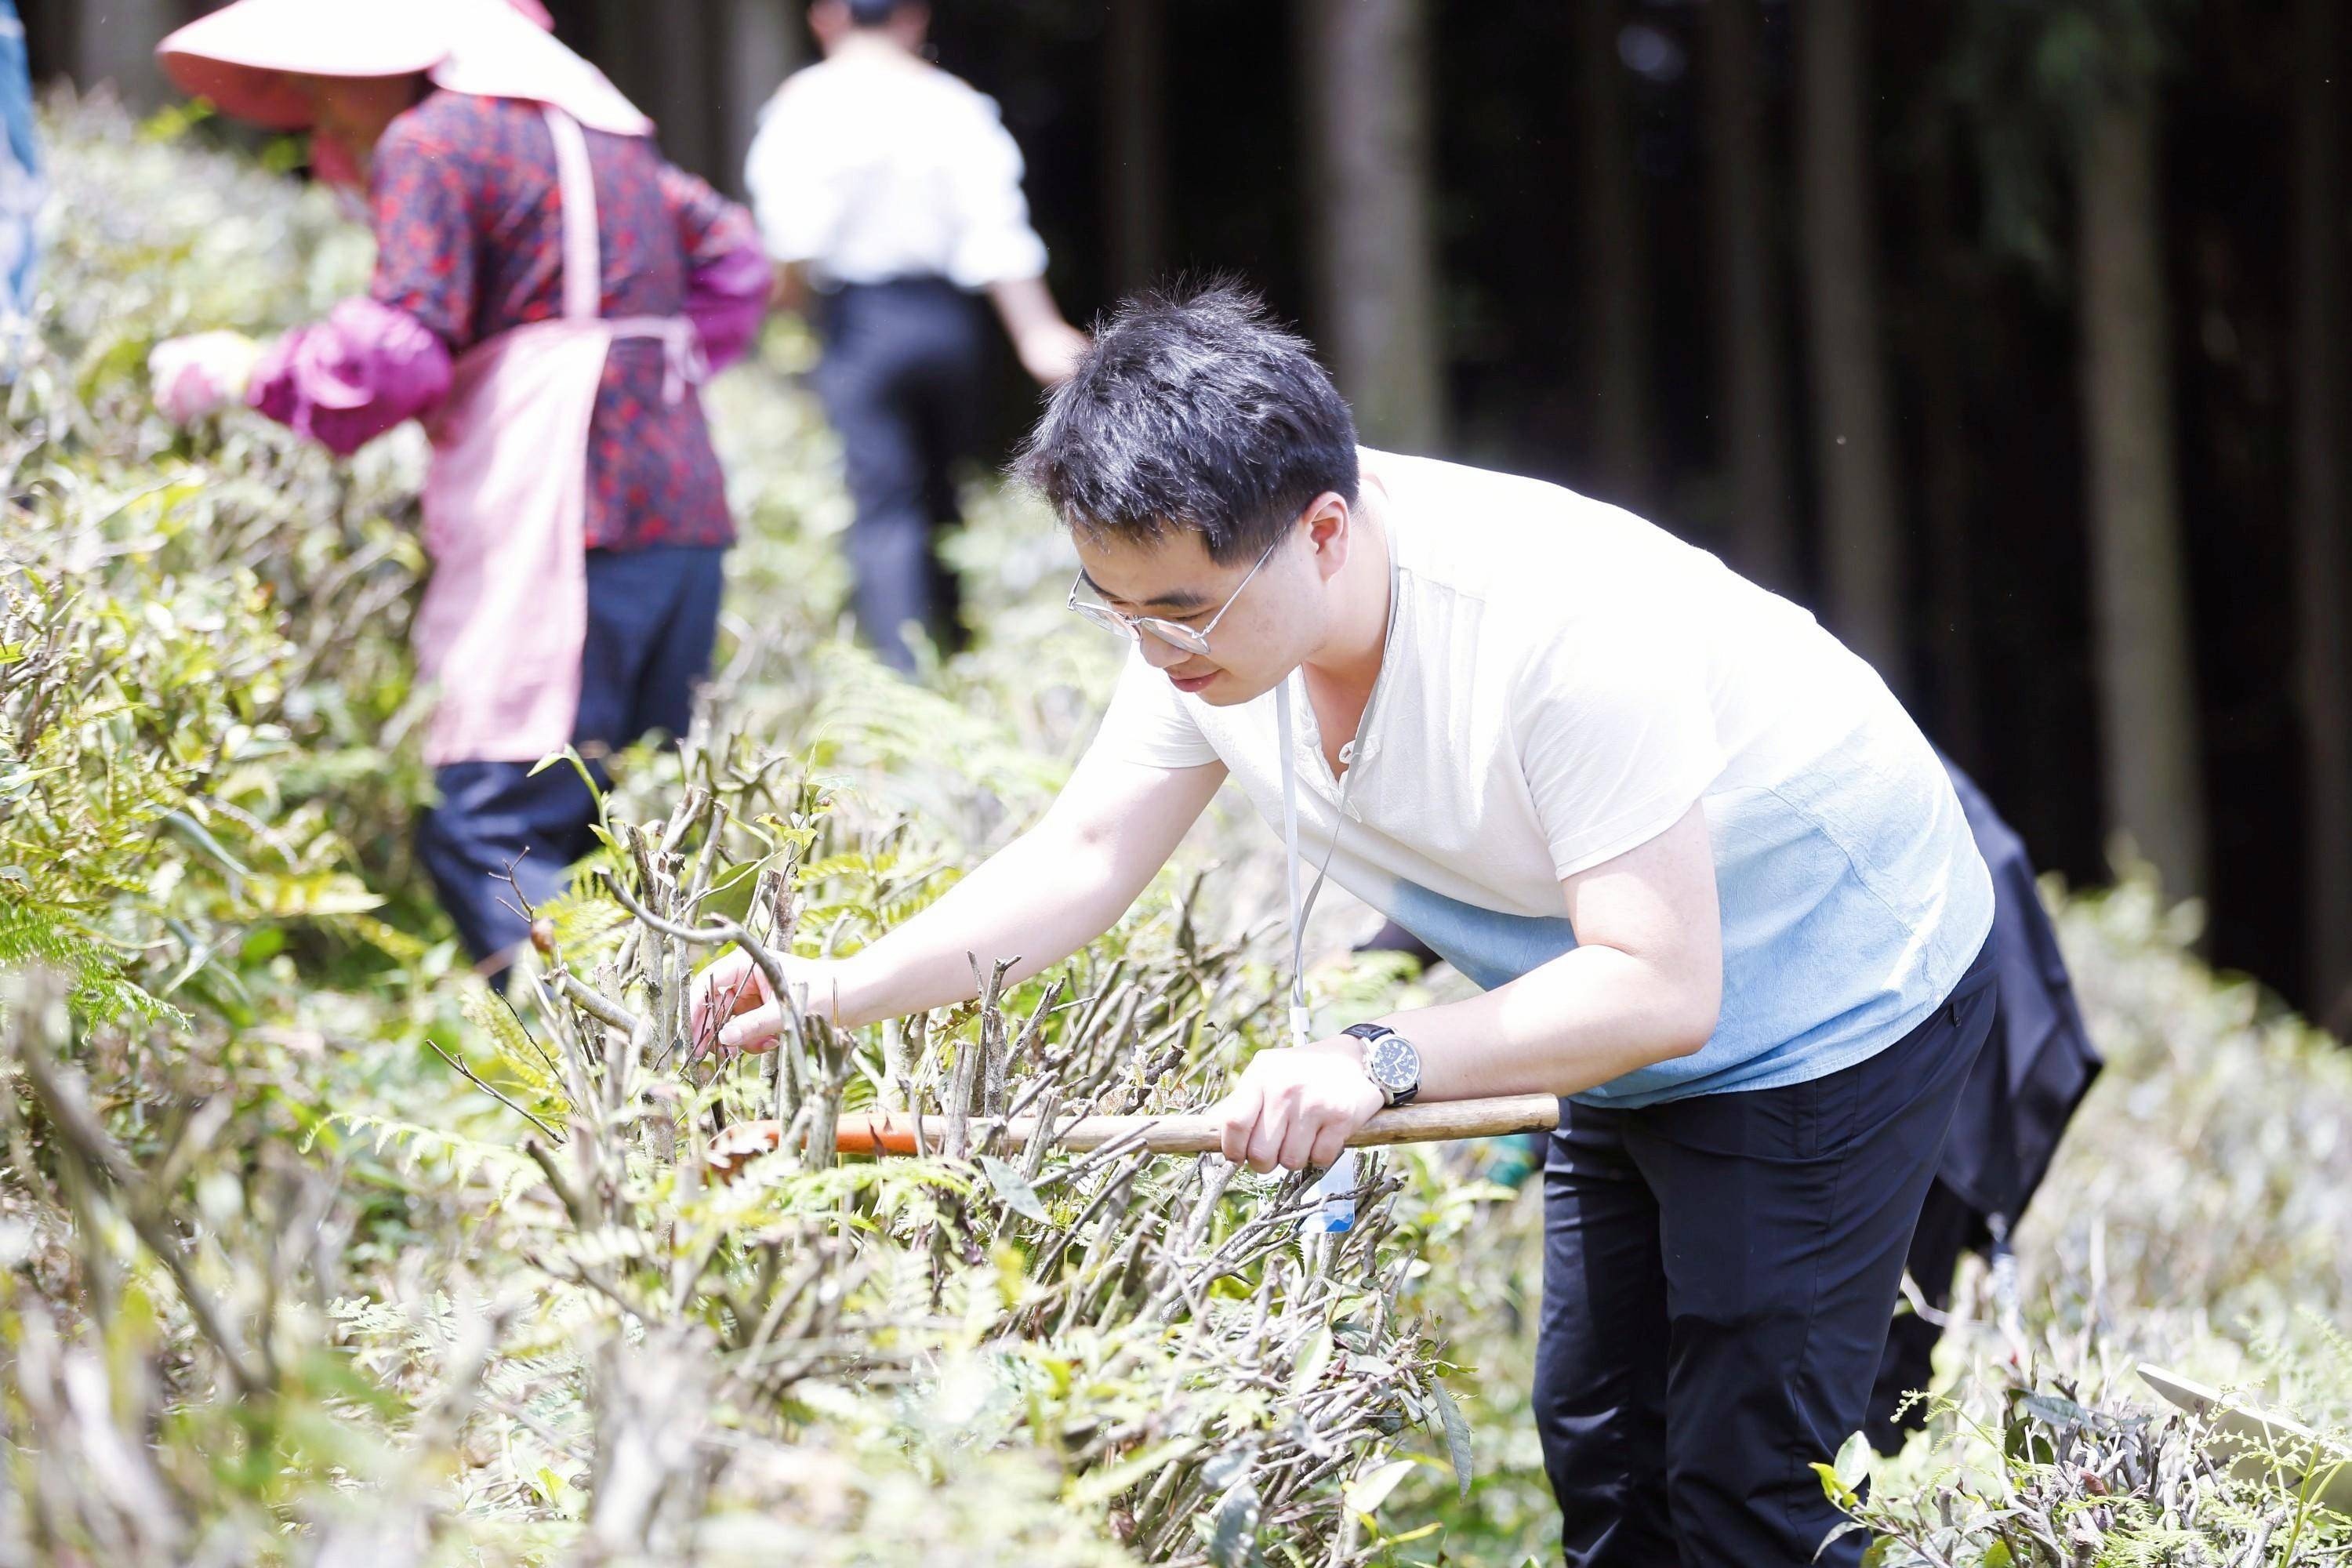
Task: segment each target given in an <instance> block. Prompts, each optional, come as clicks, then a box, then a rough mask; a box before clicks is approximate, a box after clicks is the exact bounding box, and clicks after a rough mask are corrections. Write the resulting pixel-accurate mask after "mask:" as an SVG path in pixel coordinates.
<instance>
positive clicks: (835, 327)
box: [816, 278, 988, 670]
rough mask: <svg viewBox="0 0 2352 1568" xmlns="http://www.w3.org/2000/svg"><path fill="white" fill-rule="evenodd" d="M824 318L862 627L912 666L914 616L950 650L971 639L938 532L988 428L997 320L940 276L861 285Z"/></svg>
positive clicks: (891, 656) (826, 383) (829, 408)
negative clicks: (936, 541)
mask: <svg viewBox="0 0 2352 1568" xmlns="http://www.w3.org/2000/svg"><path fill="white" fill-rule="evenodd" d="M823 317H824V321H823V330H824V363H822V364H820V365H819V366H818V367H817V374H816V384H817V390H818V392H819V393H820V394H821V395H823V397H824V406H825V413H826V416H828V417H829V418H830V419H831V420H832V421H833V427H834V430H835V433H836V434H837V435H838V436H839V437H841V452H842V460H843V464H844V466H845V468H846V470H847V476H846V477H847V479H848V481H849V494H850V499H851V500H852V501H853V502H855V503H856V521H854V522H853V523H852V524H851V527H850V533H849V563H850V567H851V570H852V571H853V573H854V574H856V601H855V602H856V612H857V627H858V630H859V631H860V632H861V633H862V634H863V635H864V636H865V637H866V641H867V642H868V643H870V644H871V645H872V646H873V647H874V649H875V651H876V652H877V653H878V654H880V655H881V657H882V658H883V659H884V660H885V661H886V662H887V663H888V664H890V665H891V666H893V667H894V668H898V669H902V670H911V669H912V668H914V667H915V656H914V654H913V652H912V651H911V650H910V649H909V648H908V645H907V639H906V627H907V626H908V623H910V622H911V623H913V624H914V625H915V626H919V627H921V628H922V629H923V630H924V631H925V632H926V633H927V634H928V635H929V637H931V639H932V640H933V641H934V642H935V643H937V644H938V645H939V646H940V648H941V649H942V650H943V651H951V650H953V649H955V648H957V647H961V646H962V644H963V626H962V622H961V617H960V616H959V614H958V608H959V606H958V605H957V595H956V586H955V579H954V577H953V575H952V574H950V573H949V572H948V571H947V569H946V568H945V567H943V566H942V565H941V564H940V561H939V558H938V556H937V554H936V553H935V552H934V551H933V549H932V542H933V540H932V536H933V534H934V533H935V531H937V530H938V529H940V528H941V527H943V526H946V525H948V524H950V523H952V522H954V521H956V519H957V508H956V495H955V481H954V473H953V469H954V467H955V464H956V463H957V461H958V460H959V459H961V458H965V457H967V456H969V455H970V454H971V449H972V447H973V444H974V439H975V433H976V431H977V429H978V423H979V422H978V415H979V410H980V399H981V393H982V375H983V374H984V372H985V370H986V368H987V347H988V335H987V330H986V322H985V321H983V319H982V308H981V305H980V302H979V301H978V300H975V299H974V298H973V297H972V296H971V295H969V294H967V293H965V292H963V291H962V290H961V289H958V288H956V287H955V286H954V285H952V284H950V283H949V282H947V281H945V280H944V279H937V278H909V279H899V280H898V281H896V282H890V283H866V284H851V285H849V286H847V287H845V288H843V289H841V290H839V291H838V292H837V293H835V294H833V295H831V296H830V297H829V298H828V299H827V300H826V302H825V306H824V312H823Z"/></svg>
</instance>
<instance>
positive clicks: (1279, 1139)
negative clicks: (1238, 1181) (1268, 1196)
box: [1248, 1100, 1290, 1176]
mask: <svg viewBox="0 0 2352 1568" xmlns="http://www.w3.org/2000/svg"><path fill="white" fill-rule="evenodd" d="M1289 1136H1290V1119H1289V1118H1288V1117H1287V1116H1286V1115H1284V1114H1283V1109H1282V1106H1281V1103H1280V1102H1279V1101H1277V1100H1267V1101H1266V1102H1265V1106H1264V1108H1263V1109H1261V1110H1259V1111H1258V1113H1257V1131H1255V1132H1253V1133H1252V1134H1250V1141H1249V1151H1248V1153H1249V1168H1250V1169H1251V1170H1253V1171H1255V1172H1256V1173H1258V1174H1259V1175H1261V1176H1262V1175H1264V1174H1265V1173H1267V1172H1268V1171H1271V1170H1273V1169H1274V1168H1275V1167H1276V1165H1278V1164H1280V1163H1282V1145H1283V1141H1284V1140H1285V1139H1286V1138H1288V1137H1289Z"/></svg>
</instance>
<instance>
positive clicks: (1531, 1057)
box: [1209, 805, 1723, 1171]
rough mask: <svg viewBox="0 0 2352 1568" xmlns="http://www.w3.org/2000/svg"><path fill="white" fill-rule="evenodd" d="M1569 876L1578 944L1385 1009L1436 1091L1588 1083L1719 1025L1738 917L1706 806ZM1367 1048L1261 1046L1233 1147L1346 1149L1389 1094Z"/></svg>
mask: <svg viewBox="0 0 2352 1568" xmlns="http://www.w3.org/2000/svg"><path fill="white" fill-rule="evenodd" d="M1560 886H1561V888H1562V889H1563V890H1565V892H1566V893H1567V896H1568V916H1569V920H1570V923H1571V924H1572V925H1574V926H1575V928H1576V935H1577V946H1576V947H1575V948H1574V949H1573V950H1572V951H1570V952H1565V953H1562V954H1561V955H1560V956H1559V957H1558V958H1556V959H1553V960H1552V961H1551V962H1550V963H1546V964H1543V965H1541V966H1539V967H1538V968H1536V969H1533V970H1530V971H1528V973H1526V974H1523V975H1521V976H1520V977H1519V978H1518V979H1517V980H1514V981H1512V982H1511V983H1510V984H1507V985H1498V986H1496V988H1495V989H1494V990H1492V991H1489V992H1486V994H1483V995H1479V996H1474V997H1471V998H1469V999H1468V1000H1466V1001H1462V1002H1450V1003H1447V1004H1445V1005H1443V1006H1438V1007H1423V1008H1420V1009H1417V1010H1415V1011H1413V1012H1410V1013H1395V1014H1391V1015H1390V1016H1387V1017H1384V1018H1382V1019H1381V1020H1380V1021H1381V1023H1384V1024H1386V1025H1388V1026H1390V1027H1391V1028H1392V1029H1394V1030H1396V1031H1397V1032H1398V1033H1399V1034H1402V1035H1403V1036H1404V1037H1407V1038H1408V1039H1410V1040H1412V1042H1413V1044H1414V1046H1415V1047H1418V1048H1419V1050H1420V1052H1421V1098H1422V1099H1423V1100H1468V1099H1473V1098H1476V1097H1480V1096H1485V1095H1496V1094H1559V1095H1566V1094H1574V1093H1576V1092H1578V1091H1579V1090H1581V1089H1591V1088H1592V1087H1593V1086H1594V1085H1596V1084H1602V1083H1606V1082H1608V1081H1609V1080H1610V1079H1613V1078H1617V1077H1620V1076H1622V1074H1625V1073H1628V1072H1632V1071H1633V1070H1634V1069H1635V1068H1644V1067H1649V1066H1652V1065H1653V1064H1654V1063H1657V1062H1662V1061H1666V1060H1669V1059H1671V1058H1675V1057H1683V1056H1688V1055H1690V1054H1691V1053H1693V1052H1695V1051H1696V1050H1698V1049H1699V1047H1702V1046H1704V1045H1706V1042H1707V1039H1708V1037H1710V1036H1712V1035H1713V1034H1714V1033H1715V1026H1716V1018H1717V1010H1718V1008H1719V1006H1720V1005H1721V1003H1722V997H1723V923H1722V916H1721V913H1720V911H1719V910H1718V909H1717V902H1716V886H1715V858H1714V855H1713V853H1712V851H1711V849H1710V847H1709V846H1708V842H1707V833H1706V813H1705V811H1704V810H1703V809H1702V808H1701V807H1700V806H1698V805H1693V806H1692V807H1691V808H1690V810H1689V811H1688V812H1687V813H1685V815H1684V816H1683V817H1682V819H1681V820H1680V821H1679V822H1677V823H1675V826H1672V827H1669V828H1668V829H1666V831H1665V832H1664V833H1662V834H1660V835H1658V836H1657V837H1654V838H1653V839H1651V840H1649V841H1648V842H1647V843H1644V844H1642V845H1639V846H1637V847H1634V848H1633V849H1629V850H1627V851H1626V852H1625V853H1624V854H1622V855H1620V856H1618V857H1617V858H1614V859H1612V860H1608V861H1604V862H1603V863H1602V864H1601V865H1599V866H1595V867H1592V868H1590V869H1588V870H1584V871H1580V872H1579V873H1577V874H1576V875H1575V876H1573V877H1570V878H1568V879H1565V880H1563V881H1562V882H1561V884H1560ZM1362 1049H1363V1046H1362V1042H1360V1041H1359V1040H1357V1039H1355V1038H1354V1037H1349V1036H1344V1035H1343V1036H1339V1037H1334V1038H1332V1039H1328V1040H1318V1041H1317V1042H1315V1043H1314V1044H1313V1045H1311V1046H1307V1047H1304V1048H1301V1049H1297V1050H1267V1051H1260V1052H1259V1053H1258V1054H1257V1056H1256V1057H1255V1058H1252V1060H1251V1062H1250V1064H1249V1067H1248V1068H1247V1069H1246V1070H1244V1073H1243V1074H1242V1079H1241V1081H1240V1082H1239V1083H1238V1084H1236V1085H1235V1086H1234V1090H1233V1092H1232V1093H1230V1094H1228V1095H1227V1096H1226V1097H1225V1099H1224V1100H1221V1101H1220V1102H1219V1103H1218V1104H1217V1106H1216V1107H1215V1108H1214V1109H1213V1110H1211V1111H1210V1113H1209V1114H1211V1115H1212V1116H1215V1117H1219V1118H1221V1119H1223V1121H1224V1125H1225V1136H1224V1149H1225V1154H1226V1156H1227V1157H1228V1158H1229V1159H1233V1160H1236V1161H1244V1160H1245V1161H1247V1162H1248V1163H1249V1164H1250V1165H1251V1167H1252V1168H1254V1169H1255V1170H1260V1171H1265V1170H1270V1169H1272V1168H1273V1167H1274V1166H1276V1165H1282V1166H1286V1167H1287V1168H1290V1169H1293V1170H1296V1169H1298V1168H1300V1167H1303V1166H1306V1165H1328V1164H1330V1163H1332V1162H1333V1161H1335V1160H1337V1159H1338V1158H1339V1152H1340V1150H1341V1149H1342V1148H1343V1147H1345V1145H1346V1142H1347V1138H1348V1135H1349V1133H1351V1132H1353V1131H1355V1130H1356V1129H1357V1128H1358V1127H1360V1126H1361V1125H1362V1124H1363V1123H1364V1121H1366V1120H1367V1119H1368V1118H1370V1115H1371V1113H1372V1112H1373V1111H1375V1110H1379V1109H1380V1106H1381V1094H1380V1091H1379V1090H1378V1089H1375V1088H1374V1087H1373V1086H1372V1084H1371V1080H1370V1079H1369V1078H1367V1077H1366V1076H1365V1075H1364V1072H1363V1069H1362V1067H1361V1065H1360V1063H1361V1060H1362V1055H1361V1053H1362Z"/></svg>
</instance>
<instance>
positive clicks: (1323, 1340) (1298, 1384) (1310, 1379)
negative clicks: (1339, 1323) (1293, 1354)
mask: <svg viewBox="0 0 2352 1568" xmlns="http://www.w3.org/2000/svg"><path fill="white" fill-rule="evenodd" d="M1330 1364H1331V1331H1330V1330H1328V1329H1317V1330H1316V1331H1314V1332H1313V1333H1311V1334H1309V1335H1307V1342H1306V1343H1305V1344H1303V1345H1301V1346H1299V1347H1298V1359H1297V1361H1296V1362H1293V1363H1291V1367H1290V1397H1291V1398H1293V1399H1297V1397H1298V1396H1299V1395H1301V1394H1305V1393H1306V1392H1307V1390H1308V1389H1310V1388H1313V1387H1314V1386H1315V1385H1316V1384H1318V1383H1320V1382H1321V1381H1322V1380H1323V1369H1324V1368H1325V1367H1327V1366H1328V1365H1330Z"/></svg>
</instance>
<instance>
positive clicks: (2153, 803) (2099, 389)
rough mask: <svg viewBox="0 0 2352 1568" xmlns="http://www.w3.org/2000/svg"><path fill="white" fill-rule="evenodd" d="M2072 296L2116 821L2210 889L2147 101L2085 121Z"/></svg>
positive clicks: (2189, 881) (2171, 869)
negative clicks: (2079, 329) (2079, 335)
mask: <svg viewBox="0 0 2352 1568" xmlns="http://www.w3.org/2000/svg"><path fill="white" fill-rule="evenodd" d="M2079 163H2080V166H2079V169H2078V173H2077V176H2076V177H2077V182H2078V187H2079V190H2078V196H2077V203H2078V210H2079V213H2080V225H2081V233H2080V235H2079V237H2077V240H2076V247H2075V248H2076V252H2077V256H2076V261H2077V287H2078V289H2079V306H2078V308H2079V310H2080V311H2081V315H2082V321H2083V332H2084V344H2083V402H2084V422H2085V425H2086V437H2087V439H2088V443H2089V449H2090V470H2091V471H2090V480H2091V484H2090V497H2091V548H2092V584H2093V594H2094V600H2095V605H2094V610H2095V614H2094V616H2093V621H2094V626H2095V631H2096V633H2097V637H2098V670H2099V688H2100V690H2099V696H2100V718H2101V720H2102V722H2103V726H2104V732H2103V734H2102V736H2101V741H2102V747H2101V750H2102V758H2103V763H2102V766H2103V772H2104V773H2105V799H2106V808H2107V821H2108V825H2109V827H2110V829H2111V830H2112V831H2115V832H2119V833H2123V834H2126V835H2128V836H2129V837H2130V838H2131V839H2132V841H2133V843H2134V845H2135V846H2136V847H2137V850H2138V852H2139V853H2140V854H2141V855H2142V856H2144V857H2146V858H2147V860H2148V861H2149V862H2150V863H2151V864H2152V865H2154V866H2155V867H2156V868H2157V870H2158V873H2159V874H2160V875H2161V876H2162V877H2163V879H2164V886H2165V890H2166V891H2167V892H2168V894H2170V895H2172V896H2174V897H2176V898H2179V897H2193V896H2195V895H2197V894H2199V893H2200V892H2202V891H2203V889H2204V887H2205V814H2204V790H2203V786H2202V783H2201V780H2200V771H2199V770H2200V760H2199V750H2198V736H2197V689H2196V670H2195V668H2194V666H2193V664H2192V662H2191V660H2190V657H2189V603H2188V594H2187V589H2186V587H2185V584H2184V582H2183V578H2184V563H2183V559H2182V557H2183V554H2184V547H2183V543H2182V539H2181V528H2180V516H2179V499H2178V496H2177V495H2176V493H2175V479H2174V473H2173V451H2172V413H2173V411H2172V371H2171V357H2170V355H2171V345H2170V342H2169V341H2168V340H2169V336H2170V334H2169V332H2168V321H2167V316H2166V304H2165V287H2164V272H2163V250H2162V237H2161V232H2160V230H2159V229H2158V211H2157V185H2156V181H2157V112H2156V103H2155V100H2154V98H2153V96H2152V95H2151V94H2147V93H2133V94H2129V95H2127V96H2124V97H2119V98H2117V99H2115V100H2111V101H2109V102H2108V103H2106V104H2105V105H2104V106H2102V107H2101V108H2099V109H2098V110H2095V111H2094V112H2093V113H2092V114H2091V115H2090V116H2089V117H2088V119H2087V120H2086V121H2085V122H2084V132H2083V140H2082V148H2081V157H2080V160H2079Z"/></svg>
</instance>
